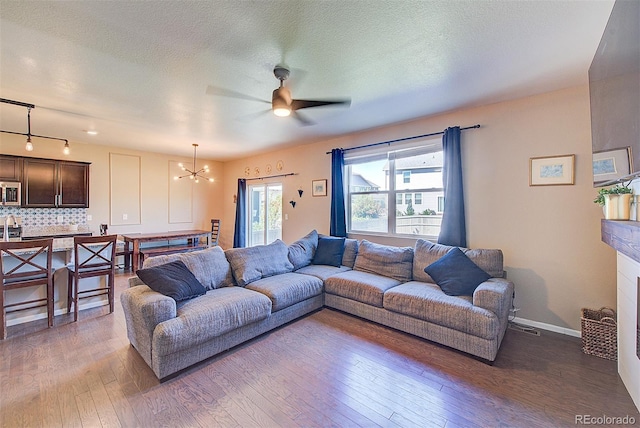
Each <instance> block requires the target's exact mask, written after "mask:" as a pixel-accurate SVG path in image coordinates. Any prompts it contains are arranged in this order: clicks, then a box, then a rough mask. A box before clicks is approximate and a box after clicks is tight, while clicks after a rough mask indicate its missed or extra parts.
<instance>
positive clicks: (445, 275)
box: [424, 247, 491, 296]
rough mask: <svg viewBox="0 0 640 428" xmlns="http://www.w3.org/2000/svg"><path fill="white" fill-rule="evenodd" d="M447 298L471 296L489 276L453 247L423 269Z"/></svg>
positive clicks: (458, 249)
mask: <svg viewBox="0 0 640 428" xmlns="http://www.w3.org/2000/svg"><path fill="white" fill-rule="evenodd" d="M424 271H425V272H426V273H428V274H429V276H431V278H433V279H434V281H435V282H436V284H438V286H439V287H440V288H442V291H444V293H445V294H448V295H449V296H471V295H473V292H474V291H475V289H476V288H477V287H478V285H480V284H482V283H483V282H485V281H486V280H488V279H489V278H491V275H489V274H488V273H486V272H485V271H483V270H482V269H480V268H479V267H478V266H477V265H476V264H475V263H473V262H472V261H471V260H469V258H468V257H467V256H465V255H464V253H463V252H462V250H460V248H458V247H454V248H452V249H451V251H449V252H448V253H447V254H445V255H444V256H443V257H441V258H440V259H439V260H438V261H436V262H434V263H431V264H430V265H429V266H427V267H426V268H424Z"/></svg>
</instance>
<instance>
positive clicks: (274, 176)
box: [245, 172, 298, 181]
mask: <svg viewBox="0 0 640 428" xmlns="http://www.w3.org/2000/svg"><path fill="white" fill-rule="evenodd" d="M290 175H298V173H297V172H290V173H288V174H278V175H270V176H268V177H256V178H245V180H246V181H250V180H264V179H266V178H276V177H288V176H290Z"/></svg>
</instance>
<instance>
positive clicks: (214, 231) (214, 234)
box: [211, 218, 220, 247]
mask: <svg viewBox="0 0 640 428" xmlns="http://www.w3.org/2000/svg"><path fill="white" fill-rule="evenodd" d="M219 238H220V219H217V218H213V219H211V246H212V247H215V246H217V245H218V239H219Z"/></svg>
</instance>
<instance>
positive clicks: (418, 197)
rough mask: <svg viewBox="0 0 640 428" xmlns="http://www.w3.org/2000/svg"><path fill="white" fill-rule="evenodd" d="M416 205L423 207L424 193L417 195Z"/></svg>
mask: <svg viewBox="0 0 640 428" xmlns="http://www.w3.org/2000/svg"><path fill="white" fill-rule="evenodd" d="M416 205H422V193H416Z"/></svg>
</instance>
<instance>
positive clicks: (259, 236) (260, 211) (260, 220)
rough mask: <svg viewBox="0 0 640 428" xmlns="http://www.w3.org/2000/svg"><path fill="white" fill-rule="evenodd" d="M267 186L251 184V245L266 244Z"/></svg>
mask: <svg viewBox="0 0 640 428" xmlns="http://www.w3.org/2000/svg"><path fill="white" fill-rule="evenodd" d="M264 202H265V187H264V186H251V188H250V190H249V228H250V229H251V231H250V233H249V246H254V245H263V244H264V238H265V236H264Z"/></svg>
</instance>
